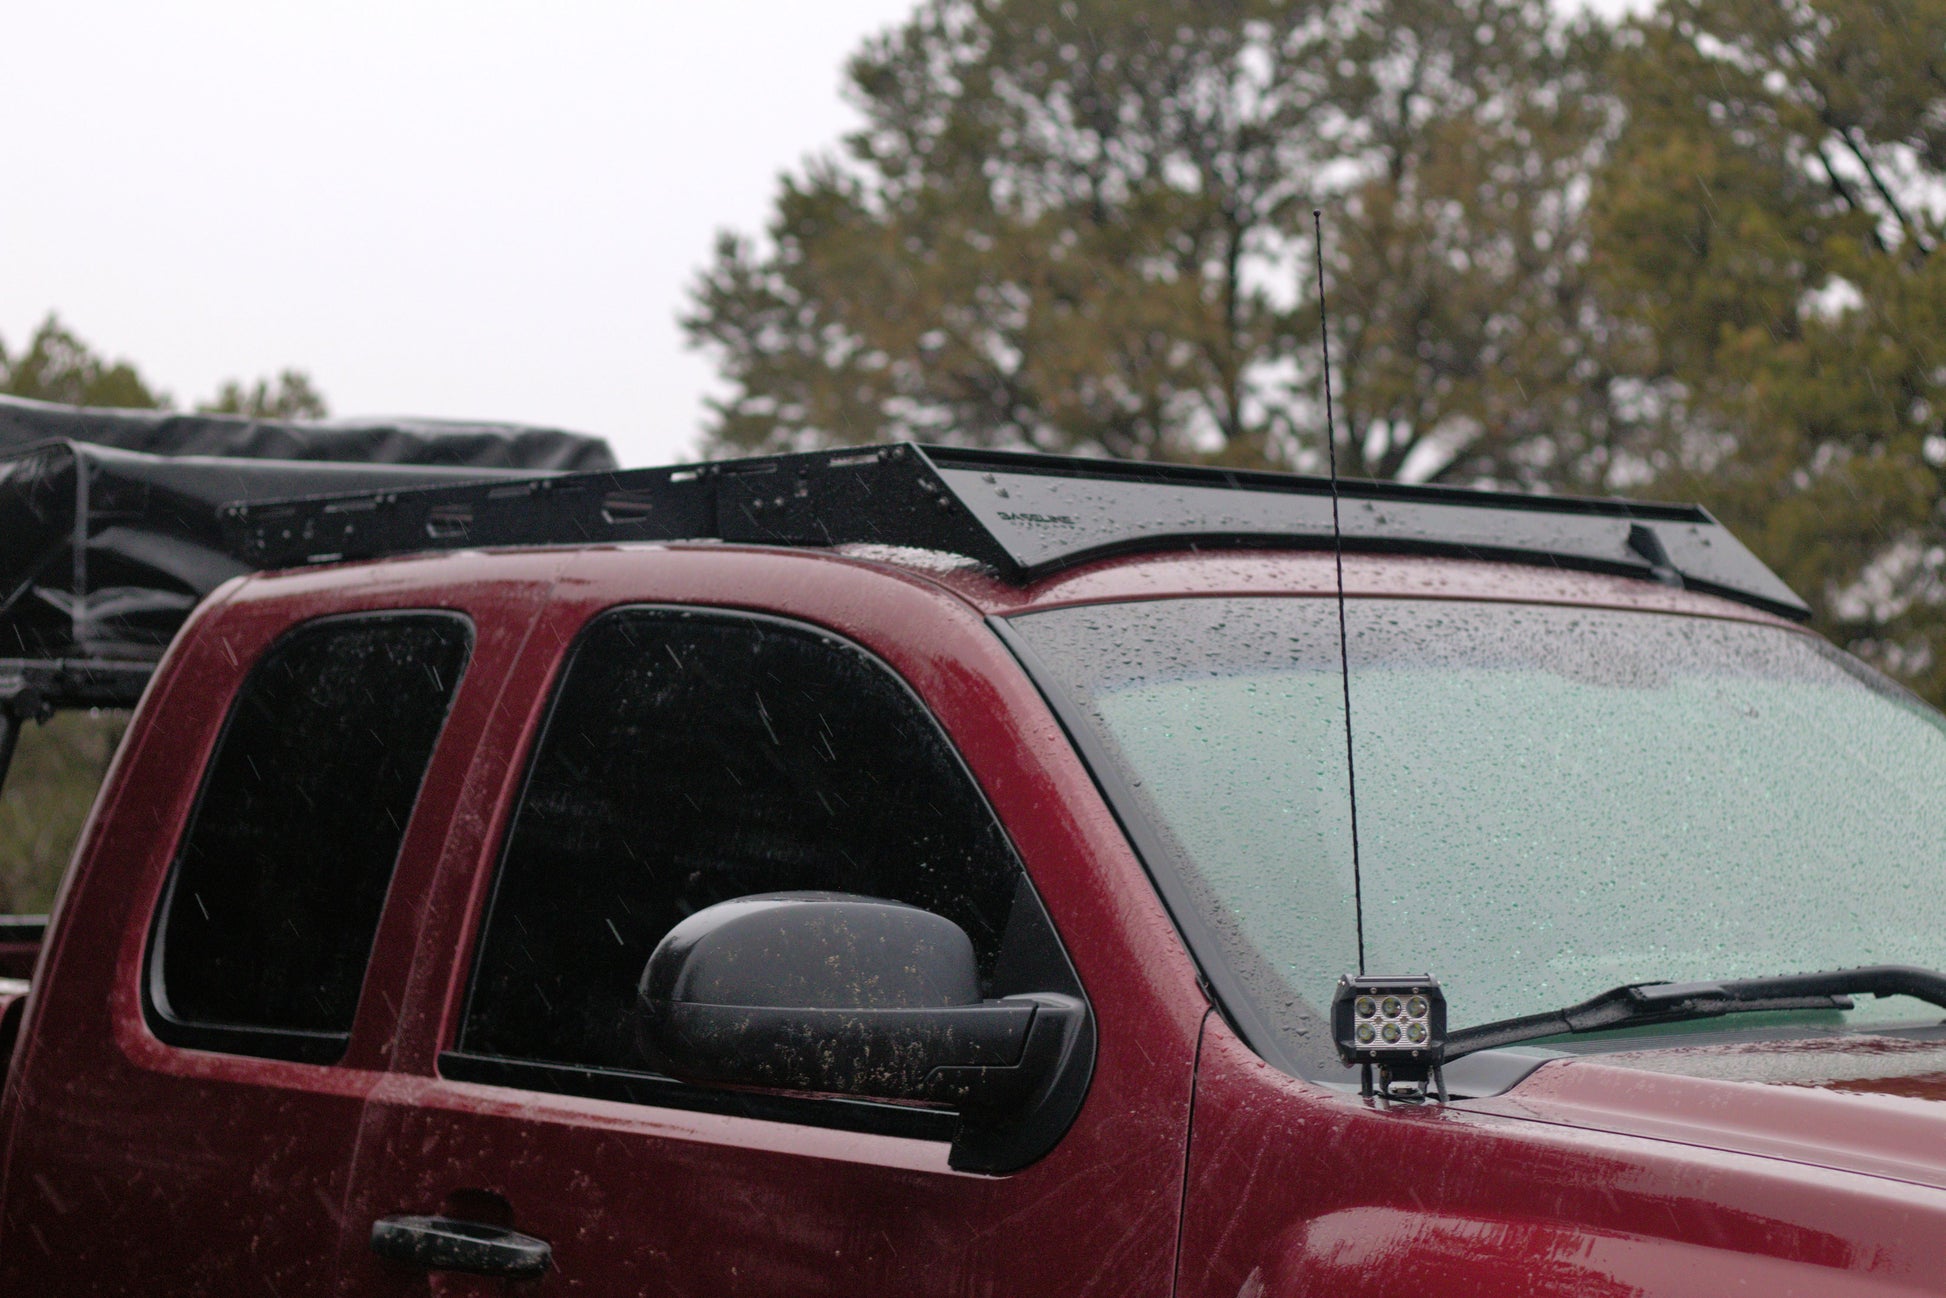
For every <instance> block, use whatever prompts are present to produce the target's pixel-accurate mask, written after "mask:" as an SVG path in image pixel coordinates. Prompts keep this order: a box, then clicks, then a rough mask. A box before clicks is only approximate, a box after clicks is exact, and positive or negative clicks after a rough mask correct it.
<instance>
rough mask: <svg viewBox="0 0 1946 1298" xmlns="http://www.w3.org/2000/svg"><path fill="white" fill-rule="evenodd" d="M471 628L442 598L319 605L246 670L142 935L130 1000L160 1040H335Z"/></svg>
mask: <svg viewBox="0 0 1946 1298" xmlns="http://www.w3.org/2000/svg"><path fill="white" fill-rule="evenodd" d="M472 642H473V629H472V625H471V623H470V622H469V621H468V620H467V619H466V618H464V617H462V616H460V615H458V614H454V613H446V612H416V611H415V612H391V611H388V612H383V613H367V614H351V615H344V616H337V617H328V618H321V619H318V620H316V621H312V622H308V623H304V624H302V625H300V626H298V627H297V628H295V629H294V630H292V631H289V632H287V633H285V635H284V636H283V637H282V638H280V639H279V640H278V641H277V642H276V643H275V644H273V645H272V646H271V647H270V649H269V650H268V651H266V652H265V654H264V655H263V657H262V658H261V659H260V660H259V661H258V663H257V664H256V666H255V667H254V668H253V669H252V670H251V672H250V674H249V676H248V677H247V678H246V680H245V681H244V684H243V687H242V689H241V691H240V692H239V693H238V695H237V698H236V701H235V703H234V704H233V706H232V708H231V711H230V716H229V718H228V720H227V722H226V724H225V726H224V730H223V733H222V735H221V737H220V738H219V739H218V741H217V745H216V749H215V751H214V753H213V754H212V756H211V757H210V760H209V764H208V767H207V769H206V770H205V772H204V776H203V783H202V787H201V789H200V791H199V793H198V796H197V801H196V806H195V809H194V811H193V812H192V814H191V817H190V821H189V825H188V829H187V830H186V832H185V833H184V836H183V839H182V843H181V846H180V848H179V849H178V851H177V854H176V860H175V863H174V865H173V866H172V868H171V872H170V878H169V882H168V884H167V887H166V889H165V891H164V893H163V900H162V904H161V907H160V908H159V911H158V916H157V920H156V923H155V927H154V931H153V935H152V938H151V944H150V952H149V961H148V976H147V978H146V980H145V991H146V997H145V1000H146V1010H147V1017H148V1020H149V1024H150V1026H151V1028H152V1029H153V1030H154V1031H155V1033H156V1035H157V1036H158V1037H160V1038H162V1039H163V1040H164V1041H168V1042H170V1043H172V1044H177V1045H184V1046H194V1047H197V1048H201V1049H207V1050H219V1051H224V1052H227V1053H233V1054H245V1055H259V1056H267V1057H271V1058H281V1059H294V1060H302V1061H307V1062H329V1061H331V1060H334V1059H336V1058H338V1057H339V1056H340V1055H342V1054H343V1053H344V1050H345V1047H346V1044H347V1042H348V1041H349V1037H350V1031H351V1023H352V1018H353V1015H354V1014H355V1012H356V1010H357V1004H358V996H359V992H360V989H361V988H362V986H363V981H364V972H365V965H366V962H367V959H368V958H369V956H370V954H371V948H372V941H373V937H374V935H375V933H376V931H377V926H378V920H379V914H380V911H381V909H382V908H383V906H384V901H385V895H386V891H387V888H388V886H389V884H390V882H391V878H392V870H393V866H394V864H395V862H396V860H397V857H398V854H399V847H400V843H401V841H402V839H403V838H404V835H405V827H406V824H407V822H408V820H409V819H410V818H411V815H412V808H413V804H414V802H415V800H416V798H417V796H418V791H419V786H420V783H421V782H422V780H423V778H424V776H425V772H426V767H427V764H428V763H429V761H430V760H431V757H432V752H433V747H434V745H435V743H436V742H437V740H438V738H439V734H440V730H441V728H442V726H443V725H444V722H445V718H446V714H447V710H448V708H449V707H450V705H451V703H452V699H453V695H454V692H455V690H456V689H457V687H458V684H459V680H460V676H461V674H462V673H463V672H464V670H465V668H466V663H467V659H468V656H469V654H470V651H471V647H472Z"/></svg>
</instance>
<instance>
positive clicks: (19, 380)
mask: <svg viewBox="0 0 1946 1298" xmlns="http://www.w3.org/2000/svg"><path fill="white" fill-rule="evenodd" d="M0 393H4V394H6V395H8V396H15V397H31V398H32V399H34V400H36V401H55V402H60V403H61V404H63V405H70V406H107V407H112V408H120V409H134V410H168V409H170V408H171V407H172V406H173V404H174V403H173V402H172V401H171V400H170V397H169V395H168V393H166V392H161V391H158V390H157V389H154V388H151V387H150V386H149V385H148V382H147V381H146V380H144V379H143V378H142V376H141V375H140V374H139V373H137V371H136V369H135V367H134V366H133V365H132V364H130V363H129V362H127V361H123V360H117V361H111V360H108V359H107V358H105V357H103V356H102V355H101V354H100V353H98V352H96V351H95V350H94V349H93V348H92V347H90V346H88V344H87V343H85V342H83V341H82V340H81V339H80V338H79V337H77V336H76V335H75V333H74V332H73V331H72V330H70V329H69V328H68V327H67V326H66V325H64V324H62V323H61V320H60V317H58V316H57V315H55V314H53V313H52V312H50V313H49V314H48V317H47V319H45V320H43V321H42V322H41V325H40V328H38V329H36V330H35V331H34V336H33V337H32V338H31V339H30V340H28V343H27V349H26V350H25V351H23V352H22V353H21V354H20V355H19V356H18V357H13V358H10V357H9V356H8V354H7V348H6V344H5V343H4V341H0ZM196 409H197V410H199V411H201V412H202V413H204V414H218V415H247V416H249V417H251V418H253V419H322V418H324V417H325V415H326V414H327V413H328V411H327V408H326V406H325V401H324V396H323V394H322V393H320V392H319V391H318V389H317V386H316V385H315V384H314V383H312V381H311V377H310V375H308V374H306V373H305V372H304V371H302V370H294V369H287V370H284V371H282V372H280V373H279V374H278V375H277V378H276V380H275V381H274V382H273V381H272V380H270V379H258V380H257V381H256V382H255V383H254V384H248V385H246V384H244V383H241V382H239V381H238V380H236V379H228V380H225V381H224V383H223V384H222V385H221V386H220V387H219V388H218V389H217V391H216V395H215V396H214V397H212V398H211V399H209V400H208V401H204V402H199V403H198V404H197V406H196Z"/></svg>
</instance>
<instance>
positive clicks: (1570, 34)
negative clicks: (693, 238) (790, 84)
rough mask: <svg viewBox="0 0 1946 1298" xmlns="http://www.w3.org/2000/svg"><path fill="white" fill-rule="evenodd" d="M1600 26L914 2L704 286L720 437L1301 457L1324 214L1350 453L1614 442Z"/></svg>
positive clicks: (1310, 10) (1288, 8)
mask: <svg viewBox="0 0 1946 1298" xmlns="http://www.w3.org/2000/svg"><path fill="white" fill-rule="evenodd" d="M1601 44H1602V41H1601V34H1600V32H1599V31H1598V30H1597V29H1594V28H1580V29H1575V30H1572V31H1570V30H1568V29H1566V28H1564V27H1562V26H1561V25H1560V24H1558V23H1557V22H1555V21H1554V20H1553V19H1552V18H1551V17H1550V15H1549V11H1548V9H1547V8H1546V6H1545V5H1544V4H1543V3H1540V0H1534V2H1532V3H1526V2H1523V0H1458V2H1457V3H1447V2H1440V0H1373V2H1371V3H1352V2H1318V0H1220V2H1210V0H1204V2H1202V3H1189V2H1188V0H929V2H928V3H926V4H924V5H922V6H921V7H920V9H919V10H918V12H917V13H916V14H915V15H914V17H913V18H912V19H911V20H910V21H909V22H908V23H906V24H905V25H904V26H903V27H901V28H899V29H898V30H896V31H893V32H891V33H889V34H887V35H885V36H883V37H881V38H879V39H877V40H875V41H873V42H871V43H870V44H869V45H868V46H867V47H866V48H865V49H864V50H863V51H862V52H861V53H860V54H859V55H858V56H857V58H855V59H854V60H853V62H852V65H851V68H850V84H851V88H852V93H853V96H854V98H855V99H856V101H857V102H858V104H859V106H860V107H861V108H862V109H863V110H864V113H865V115H866V119H867V124H866V126H865V128H864V129H863V130H861V131H859V132H858V133H857V134H855V135H854V136H852V137H851V138H850V139H848V140H847V141H846V143H845V157H844V159H843V160H842V161H839V160H834V159H824V160H821V161H819V162H816V163H814V164H812V165H811V166H809V167H808V168H807V169H806V170H805V171H804V172H803V173H802V174H800V175H794V176H789V177H786V178H785V180H784V182H783V186H782V190H781V193H780V195H779V197H778V202H777V209H776V213H775V216H774V218H773V220H772V222H771V226H770V229H769V231H768V237H767V239H766V240H765V241H763V242H762V243H759V242H757V241H754V240H751V239H748V238H744V237H741V236H737V235H730V234H726V235H724V236H722V238H721V240H720V242H719V244H718V247H717V253H716V259H715V263H714V265H713V266H712V267H711V268H710V269H709V270H708V272H707V273H706V274H705V275H704V277H703V279H702V281H701V282H700V284H699V285H698V286H697V289H696V292H695V298H694V304H693V309H692V311H691V313H690V314H689V316H688V318H687V319H686V321H685V324H686V327H687V329H688V331H689V334H690V337H691V339H692V341H694V342H695V343H698V344H700V345H704V346H707V347H709V348H711V349H713V350H714V351H715V352H716V353H717V355H718V356H719V357H720V358H721V360H722V363H723V369H724V372H725V375H726V377H727V378H728V379H729V380H730V383H731V385H732V388H733V391H732V392H731V394H730V395H729V396H728V397H727V398H726V399H724V400H723V401H721V402H720V403H718V404H717V406H716V408H715V417H714V420H713V422H712V424H711V427H710V429H709V435H710V438H711V442H712V445H713V446H714V447H715V448H717V449H718V450H721V451H726V452H728V451H747V450H762V449H779V448H785V447H801V446H808V445H820V444H830V443H846V442H860V441H875V440H882V439H886V438H896V437H917V438H924V439H936V440H948V441H965V442H972V443H976V444H985V445H1015V446H1028V447H1034V448H1037V449H1044V450H1067V451H1090V452H1101V453H1107V454H1111V455H1119V456H1128V457H1136V458H1176V459H1181V458H1208V459H1214V460H1217V461H1221V462H1227V463H1237V464H1305V463H1316V462H1318V461H1320V460H1321V458H1322V457H1321V454H1320V453H1321V451H1322V440H1321V430H1322V425H1323V419H1322V411H1321V409H1320V406H1319V401H1318V379H1319V374H1320V370H1319V365H1318V360H1317V347H1316V314H1315V312H1316V299H1315V297H1314V296H1313V294H1312V288H1311V255H1312V254H1311V249H1312V232H1311V209H1312V207H1313V206H1314V205H1317V204H1325V205H1327V206H1329V207H1330V208H1331V210H1332V216H1331V233H1332V236H1333V237H1332V238H1331V239H1330V240H1329V241H1328V244H1327V255H1328V259H1329V262H1330V265H1331V269H1332V280H1333V282H1334V283H1335V284H1336V285H1337V298H1336V301H1335V302H1334V303H1333V306H1334V310H1335V312H1336V316H1337V318H1336V319H1335V320H1334V324H1335V325H1336V327H1337V338H1336V342H1337V344H1338V353H1339V354H1338V357H1337V359H1338V361H1339V362H1340V363H1341V370H1342V377H1343V378H1344V379H1345V380H1346V382H1345V394H1344V396H1345V400H1344V407H1343V413H1344V415H1345V419H1344V428H1345V430H1346V432H1345V444H1344V446H1343V448H1342V453H1343V457H1344V458H1345V459H1346V461H1347V464H1348V466H1349V469H1350V471H1352V472H1364V473H1376V474H1387V475H1389V474H1396V473H1398V472H1400V471H1402V470H1403V469H1405V468H1406V467H1407V465H1408V462H1409V461H1412V460H1413V457H1414V455H1415V452H1418V453H1419V461H1420V465H1419V467H1420V470H1421V472H1423V473H1430V474H1448V475H1464V476H1474V477H1477V476H1481V475H1485V474H1501V475H1504V476H1510V477H1515V478H1532V477H1534V476H1535V474H1537V473H1542V472H1545V471H1549V470H1550V469H1551V467H1552V466H1553V465H1554V464H1555V463H1556V462H1557V461H1558V460H1559V459H1561V458H1562V456H1563V455H1564V454H1567V452H1566V451H1564V449H1563V448H1565V447H1566V446H1567V442H1566V441H1565V440H1564V439H1562V438H1559V437H1545V436H1544V435H1545V434H1548V433H1549V431H1550V430H1552V429H1555V428H1558V427H1561V426H1563V425H1564V424H1567V423H1569V422H1572V423H1573V424H1574V426H1575V427H1576V428H1588V429H1593V430H1595V432H1594V434H1593V436H1594V437H1595V438H1596V439H1599V438H1602V437H1606V436H1607V421H1608V414H1607V411H1606V408H1605V391H1604V389H1603V387H1602V384H1601V381H1600V379H1601V375H1600V372H1599V367H1598V366H1597V365H1594V364H1592V363H1591V362H1590V361H1589V360H1588V359H1587V357H1586V356H1585V355H1583V352H1584V351H1585V349H1584V348H1582V347H1581V346H1580V336H1579V335H1578V334H1577V332H1576V331H1575V329H1574V328H1573V324H1574V322H1575V320H1576V318H1577V316H1578V315H1580V314H1582V313H1585V311H1586V309H1587V306H1586V297H1587V288H1586V285H1585V283H1584V282H1583V280H1584V276H1583V274H1582V272H1581V270H1580V268H1579V265H1578V264H1577V262H1576V259H1575V258H1574V257H1573V256H1572V255H1571V251H1572V249H1574V248H1576V247H1579V246H1580V245H1581V243H1582V242H1583V238H1584V235H1583V229H1582V226H1583V205H1582V204H1581V202H1580V201H1579V198H1578V193H1577V191H1576V189H1575V185H1576V182H1577V180H1578V179H1579V178H1580V177H1581V176H1582V175H1583V174H1584V173H1585V169H1586V155H1587V154H1588V153H1589V151H1590V149H1591V148H1592V147H1593V145H1592V143H1591V141H1594V140H1596V139H1597V138H1598V137H1600V136H1601V134H1602V133H1603V131H1605V130H1607V129H1609V126H1608V123H1609V122H1610V120H1611V119H1612V117H1613V113H1612V111H1611V110H1610V108H1609V107H1608V106H1607V104H1606V102H1605V101H1604V100H1602V98H1601V96H1600V95H1599V94H1597V93H1595V86H1594V84H1593V81H1592V78H1593V76H1594V75H1595V73H1596V72H1597V70H1598V69H1599V66H1600V58H1599V55H1600V52H1601ZM1583 189H1584V191H1585V186H1584V187H1583ZM1582 260H1584V261H1585V258H1584V259H1582ZM1537 439H1541V440H1545V443H1546V444H1545V446H1544V447H1543V446H1540V444H1539V441H1537ZM1572 454H1573V456H1574V458H1575V462H1576V467H1577V471H1579V470H1580V469H1581V468H1582V467H1583V466H1582V462H1583V461H1585V460H1586V459H1587V455H1586V453H1585V451H1584V450H1582V449H1576V450H1575V451H1574V452H1573V453H1572ZM1594 472H1595V473H1596V474H1597V475H1598V473H1599V466H1596V468H1595V469H1594Z"/></svg>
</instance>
